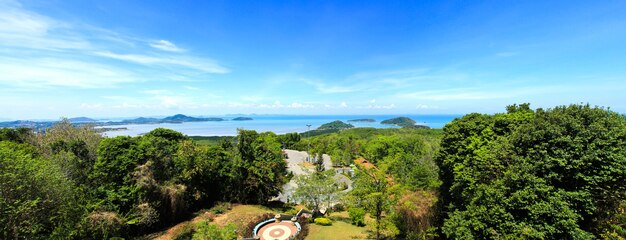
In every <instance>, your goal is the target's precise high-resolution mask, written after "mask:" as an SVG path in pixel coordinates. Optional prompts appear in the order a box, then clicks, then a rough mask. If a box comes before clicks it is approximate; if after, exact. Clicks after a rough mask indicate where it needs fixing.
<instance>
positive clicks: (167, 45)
mask: <svg viewBox="0 0 626 240" xmlns="http://www.w3.org/2000/svg"><path fill="white" fill-rule="evenodd" d="M150 46H151V47H153V48H156V49H160V50H163V51H167V52H184V51H186V50H185V49H182V48H179V47H177V46H176V45H174V44H173V43H171V42H170V41H167V40H157V41H153V42H151V43H150Z"/></svg>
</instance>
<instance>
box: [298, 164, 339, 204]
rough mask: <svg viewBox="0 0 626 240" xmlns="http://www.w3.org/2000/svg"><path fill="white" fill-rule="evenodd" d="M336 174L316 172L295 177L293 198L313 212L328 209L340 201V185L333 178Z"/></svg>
mask: <svg viewBox="0 0 626 240" xmlns="http://www.w3.org/2000/svg"><path fill="white" fill-rule="evenodd" d="M333 175H335V172H334V171H332V170H328V171H325V172H314V173H309V174H303V175H298V176H296V177H295V182H296V185H298V187H297V188H296V190H295V192H294V195H293V197H294V198H295V199H296V200H297V201H299V202H301V203H304V204H305V205H306V206H307V207H309V208H311V209H312V210H313V211H320V209H323V208H325V209H328V208H330V207H332V206H333V205H334V204H336V203H337V201H338V200H339V197H340V195H339V192H340V190H339V185H338V184H337V182H336V181H335V179H334V178H333Z"/></svg>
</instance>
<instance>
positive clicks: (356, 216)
mask: <svg viewBox="0 0 626 240" xmlns="http://www.w3.org/2000/svg"><path fill="white" fill-rule="evenodd" d="M348 216H350V221H351V222H352V224H354V225H357V226H359V227H362V226H365V209H363V208H350V209H348Z"/></svg>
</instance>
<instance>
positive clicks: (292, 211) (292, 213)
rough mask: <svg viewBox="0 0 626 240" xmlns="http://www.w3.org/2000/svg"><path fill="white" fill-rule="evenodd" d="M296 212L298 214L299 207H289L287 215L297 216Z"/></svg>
mask: <svg viewBox="0 0 626 240" xmlns="http://www.w3.org/2000/svg"><path fill="white" fill-rule="evenodd" d="M296 214H298V210H297V209H293V208H292V209H289V210H287V211H285V215H293V216H295V215H296Z"/></svg>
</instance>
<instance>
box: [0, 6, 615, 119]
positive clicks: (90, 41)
mask: <svg viewBox="0 0 626 240" xmlns="http://www.w3.org/2000/svg"><path fill="white" fill-rule="evenodd" d="M625 13H626V1H156V0H154V1H152V0H151V1H148V0H145V1H138V0H136V1H128V0H106V1H104V0H102V1H89V0H63V1H61V0H32V1H30V0H29V1H15V0H0V120H9V119H58V118H59V117H62V116H65V117H77V116H88V117H94V118H106V117H133V116H164V115H170V114H176V113H183V114H188V115H192V116H219V115H224V114H314V115H339V114H341V115H345V114H465V113H470V112H481V113H495V112H503V111H505V106H507V105H509V104H513V103H525V102H528V103H531V107H534V108H538V107H542V108H550V107H554V106H558V105H567V104H572V103H589V104H591V105H594V106H595V105H597V106H603V107H608V108H610V109H611V110H613V111H617V112H621V113H624V112H626V101H625V100H626V14H625Z"/></svg>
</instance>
